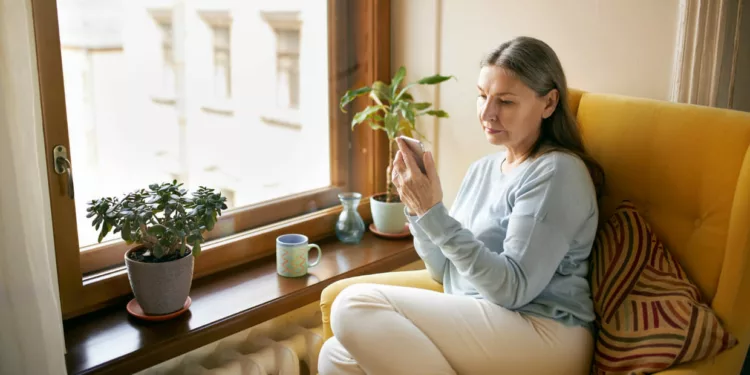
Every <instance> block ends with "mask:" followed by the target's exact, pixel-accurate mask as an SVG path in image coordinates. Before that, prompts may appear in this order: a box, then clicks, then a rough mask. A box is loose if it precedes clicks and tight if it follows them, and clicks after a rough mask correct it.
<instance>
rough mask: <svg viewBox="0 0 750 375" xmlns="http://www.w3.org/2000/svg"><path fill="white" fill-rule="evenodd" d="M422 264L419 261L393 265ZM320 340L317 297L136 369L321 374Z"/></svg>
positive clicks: (185, 374)
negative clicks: (270, 317)
mask: <svg viewBox="0 0 750 375" xmlns="http://www.w3.org/2000/svg"><path fill="white" fill-rule="evenodd" d="M424 268H425V266H424V263H423V262H422V261H416V262H413V263H411V264H408V265H406V266H403V267H401V268H399V269H396V270H394V271H410V270H417V269H424ZM322 346H323V323H322V320H321V313H320V302H319V301H316V302H313V303H311V304H309V305H307V306H304V307H301V308H299V309H297V310H294V311H291V312H289V313H286V314H284V315H280V316H278V317H275V318H273V319H272V320H269V321H267V322H264V323H262V324H259V325H257V326H254V327H250V328H248V329H246V330H244V331H242V332H239V333H236V334H234V335H232V336H229V337H225V338H223V339H221V340H219V341H216V342H212V343H210V344H208V345H206V346H203V347H201V348H198V349H195V350H193V351H191V352H188V353H185V354H183V355H181V356H179V357H175V358H172V359H170V360H168V361H166V362H162V363H160V364H158V365H156V366H153V367H151V368H148V369H146V370H143V371H141V372H139V373H137V374H136V375H178V374H179V375H271V374H273V375H308V374H317V372H318V371H317V369H318V355H319V354H320V348H321V347H322Z"/></svg>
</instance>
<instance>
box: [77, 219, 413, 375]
mask: <svg viewBox="0 0 750 375" xmlns="http://www.w3.org/2000/svg"><path fill="white" fill-rule="evenodd" d="M318 243H319V244H320V246H321V248H322V249H323V259H322V260H321V261H320V264H319V265H317V266H316V267H314V268H311V269H310V273H309V274H308V275H307V276H306V277H301V278H293V279H292V278H284V277H281V276H278V275H277V274H276V257H275V255H273V256H268V257H265V258H261V259H258V260H256V261H253V262H250V263H247V264H244V265H241V266H238V267H235V268H232V269H229V270H227V271H223V272H220V273H218V274H214V275H211V276H207V277H204V278H201V279H199V280H196V281H194V282H193V287H192V290H191V292H190V296H191V298H192V300H193V303H192V306H191V307H190V310H189V311H188V312H186V313H185V314H183V315H182V316H180V317H178V318H176V319H174V320H171V321H165V322H154V323H152V322H144V321H141V320H138V319H135V318H133V317H131V316H129V315H128V313H127V311H125V303H126V302H127V301H122V302H121V303H118V304H117V305H115V306H112V307H108V308H105V309H103V310H99V311H96V312H93V313H90V314H87V315H84V316H80V317H77V318H74V319H70V320H68V321H66V322H65V323H64V329H65V344H66V348H67V354H66V355H65V360H66V362H67V369H68V373H69V374H124V373H128V374H132V373H135V372H138V371H141V370H143V369H146V368H149V367H151V366H153V365H156V364H158V363H160V362H163V361H166V360H168V359H170V358H173V357H175V356H178V355H180V354H183V353H186V352H189V351H191V350H193V349H197V348H199V347H201V346H203V345H206V344H208V343H211V342H213V341H216V340H219V339H221V338H223V337H226V336H229V335H232V334H234V333H237V332H239V331H242V330H243V329H246V328H249V327H251V326H253V325H256V324H259V323H262V322H264V321H266V320H269V319H271V318H273V317H275V316H278V315H281V314H284V313H287V312H289V311H292V310H294V309H297V308H299V307H302V306H305V305H307V304H309V303H312V302H314V301H316V300H318V299H319V298H320V293H321V291H322V290H323V288H325V287H326V286H328V285H329V284H331V283H333V282H334V281H336V280H340V279H344V278H348V277H352V276H358V275H363V274H370V273H378V272H387V271H391V270H394V269H396V268H398V267H401V266H404V265H407V264H409V263H411V262H414V261H416V260H418V259H419V257H418V255H417V253H416V252H415V251H414V247H413V245H412V241H411V240H398V241H389V240H382V239H378V238H376V237H374V236H373V235H372V234H371V233H366V234H365V237H364V239H363V240H362V242H361V243H360V244H359V245H345V244H342V243H340V242H338V241H337V240H336V239H335V237H333V238H328V239H327V240H324V241H320V242H318ZM198 261H200V260H198Z"/></svg>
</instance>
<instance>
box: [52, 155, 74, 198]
mask: <svg viewBox="0 0 750 375" xmlns="http://www.w3.org/2000/svg"><path fill="white" fill-rule="evenodd" d="M52 157H53V159H54V164H55V173H57V174H59V175H63V174H67V175H68V197H70V199H74V197H75V193H74V189H73V172H72V171H71V165H70V159H68V149H66V148H65V146H63V145H57V146H55V148H54V149H53V150H52Z"/></svg>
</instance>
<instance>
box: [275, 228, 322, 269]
mask: <svg viewBox="0 0 750 375" xmlns="http://www.w3.org/2000/svg"><path fill="white" fill-rule="evenodd" d="M313 248H315V249H317V250H318V259H316V260H315V262H313V263H310V259H309V255H308V254H309V252H310V249H313ZM322 256H323V252H322V250H320V246H318V245H316V244H314V243H307V236H304V235H301V234H284V235H281V236H279V237H277V238H276V272H277V273H278V274H279V275H281V276H284V277H300V276H305V275H307V269H308V268H310V267H314V266H316V265H317V264H318V263H320V258H321V257H322Z"/></svg>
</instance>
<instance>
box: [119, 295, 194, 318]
mask: <svg viewBox="0 0 750 375" xmlns="http://www.w3.org/2000/svg"><path fill="white" fill-rule="evenodd" d="M192 303H193V300H191V299H190V297H188V298H187V299H186V300H185V305H183V306H182V308H181V309H179V310H177V311H175V312H173V313H169V314H164V315H146V313H144V312H143V308H141V305H140V304H139V303H138V301H136V299H135V298H133V299H132V300H130V302H128V306H127V309H128V312H129V313H130V315H132V316H134V317H136V318H139V319H143V320H150V321H152V322H158V321H162V320H169V319H172V318H176V317H178V316H180V315H182V314H183V313H184V312H185V311H188V309H189V308H190V304H192Z"/></svg>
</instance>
